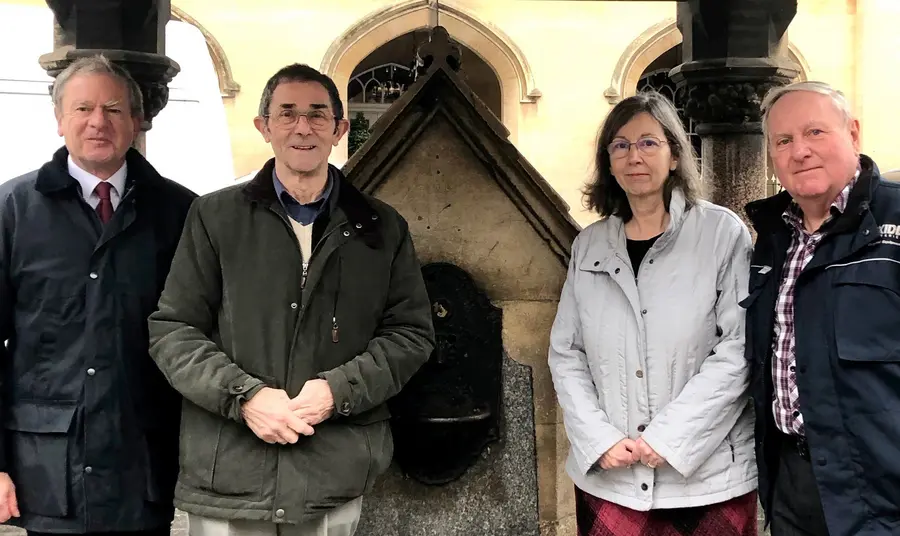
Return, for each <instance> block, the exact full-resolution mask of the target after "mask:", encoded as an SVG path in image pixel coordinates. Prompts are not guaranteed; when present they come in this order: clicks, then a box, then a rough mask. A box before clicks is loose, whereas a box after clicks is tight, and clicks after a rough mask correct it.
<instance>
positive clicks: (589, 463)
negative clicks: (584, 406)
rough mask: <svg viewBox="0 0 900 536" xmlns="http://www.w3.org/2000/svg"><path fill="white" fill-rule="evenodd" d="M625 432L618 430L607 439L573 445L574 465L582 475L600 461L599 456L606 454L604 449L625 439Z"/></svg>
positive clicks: (606, 449)
mask: <svg viewBox="0 0 900 536" xmlns="http://www.w3.org/2000/svg"><path fill="white" fill-rule="evenodd" d="M626 437H628V436H626V435H625V434H623V433H621V432H619V434H618V435H615V436H611V437H610V438H609V439H606V440H604V441H600V442H594V443H592V444H587V445H583V446H577V445H576V446H575V449H573V450H574V453H575V465H576V466H577V467H578V470H579V471H580V472H581V474H582V475H587V474H588V472H590V470H591V469H592V468H593V467H594V465H596V464H597V462H599V461H600V458H602V457H603V455H604V454H606V451H608V450H609V449H611V448H613V447H614V446H616V443H618V442H619V441H622V440H623V439H625V438H626Z"/></svg>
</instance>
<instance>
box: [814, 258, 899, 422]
mask: <svg viewBox="0 0 900 536" xmlns="http://www.w3.org/2000/svg"><path fill="white" fill-rule="evenodd" d="M832 270H833V274H834V275H833V279H832V282H833V294H834V300H835V301H834V307H833V311H834V312H833V315H834V317H833V318H834V340H835V347H836V353H837V365H838V366H839V373H838V375H837V377H838V378H839V379H840V385H841V390H840V391H839V394H840V395H841V398H842V399H843V400H844V401H845V403H846V405H847V409H848V411H851V412H853V413H863V414H872V413H877V412H881V411H886V410H890V411H896V407H894V406H895V404H896V399H897V398H896V397H897V393H898V392H900V367H898V366H897V364H898V363H900V330H898V329H897V313H898V311H900V263H898V262H895V261H892V260H890V259H863V260H860V261H856V262H852V263H847V264H842V265H832V266H829V267H828V271H832Z"/></svg>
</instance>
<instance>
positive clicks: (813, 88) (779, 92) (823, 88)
mask: <svg viewBox="0 0 900 536" xmlns="http://www.w3.org/2000/svg"><path fill="white" fill-rule="evenodd" d="M796 91H807V92H810V93H818V94H819V95H825V96H827V97H830V98H831V101H832V102H833V103H834V106H835V107H836V108H837V109H838V111H840V112H841V114H842V115H843V116H844V119H845V121H846V122H847V123H849V122H850V120H851V119H853V112H851V111H850V103H849V102H848V101H847V97H846V96H844V94H843V93H841V92H840V91H838V90H837V89H835V88H833V87H831V86H830V85H828V84H826V83H825V82H815V81H807V82H794V83H793V84H788V85H786V86H777V87H774V88H772V89H770V90H769V92H768V93H766V96H765V97H763V100H762V104H761V105H760V108H761V109H762V113H763V115H762V128H763V136H764V139H765V140H766V143H768V142H769V113H770V112H771V111H772V107H773V106H775V103H776V102H778V100H779V99H781V97H784V96H785V95H787V94H788V93H794V92H796Z"/></svg>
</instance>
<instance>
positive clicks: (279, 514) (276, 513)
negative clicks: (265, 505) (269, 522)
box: [275, 508, 284, 517]
mask: <svg viewBox="0 0 900 536" xmlns="http://www.w3.org/2000/svg"><path fill="white" fill-rule="evenodd" d="M275 517H284V510H282V509H281V508H279V509H278V510H275Z"/></svg>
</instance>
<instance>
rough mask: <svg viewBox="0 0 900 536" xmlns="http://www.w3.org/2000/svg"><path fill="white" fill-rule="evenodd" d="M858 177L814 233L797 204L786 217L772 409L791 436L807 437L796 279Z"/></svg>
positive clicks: (777, 419) (857, 176) (776, 311)
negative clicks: (788, 231) (788, 234)
mask: <svg viewBox="0 0 900 536" xmlns="http://www.w3.org/2000/svg"><path fill="white" fill-rule="evenodd" d="M858 178H859V171H857V173H856V177H854V178H853V180H852V181H850V183H849V184H847V186H845V187H844V189H843V190H841V193H839V194H838V196H837V197H836V198H835V200H834V202H833V203H831V215H830V216H829V217H828V219H827V220H825V222H824V223H823V224H822V226H821V227H819V230H817V231H816V232H814V233H809V232H807V230H806V228H805V227H804V226H803V212H802V211H801V210H800V207H799V206H797V204H796V203H791V204H790V206H789V207H788V208H787V210H785V211H784V214H782V215H781V217H782V218H784V221H785V223H787V224H788V226H789V227H790V228H791V230H792V235H793V236H792V238H791V245H790V247H789V248H788V251H787V259H785V261H784V273H783V274H782V277H781V285H780V286H779V288H778V301H776V302H775V336H774V338H773V341H772V346H773V348H772V350H773V355H774V357H773V359H772V380H773V381H774V383H775V396H774V400H772V410H773V412H774V414H775V425H776V426H777V427H778V429H779V430H781V431H782V432H784V433H785V434H789V435H801V436H802V435H804V431H803V414H802V413H800V396H799V393H798V391H797V372H796V363H797V356H796V354H795V353H794V352H795V348H794V340H795V339H794V288H795V287H796V285H797V276H799V275H800V272H802V271H803V269H804V268H805V267H806V265H807V264H809V261H810V260H812V258H813V255H814V254H815V252H816V247H818V245H819V242H821V241H822V238H824V237H825V233H823V232H822V231H821V229H823V228H825V224H827V223H828V222H830V221H831V220H832V219H833V218H834V216H835V214H836V213H837V214H840V213H842V212H844V209H845V208H847V198H848V197H849V196H850V190H852V189H853V186H854V185H855V184H856V180H857V179H858Z"/></svg>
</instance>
